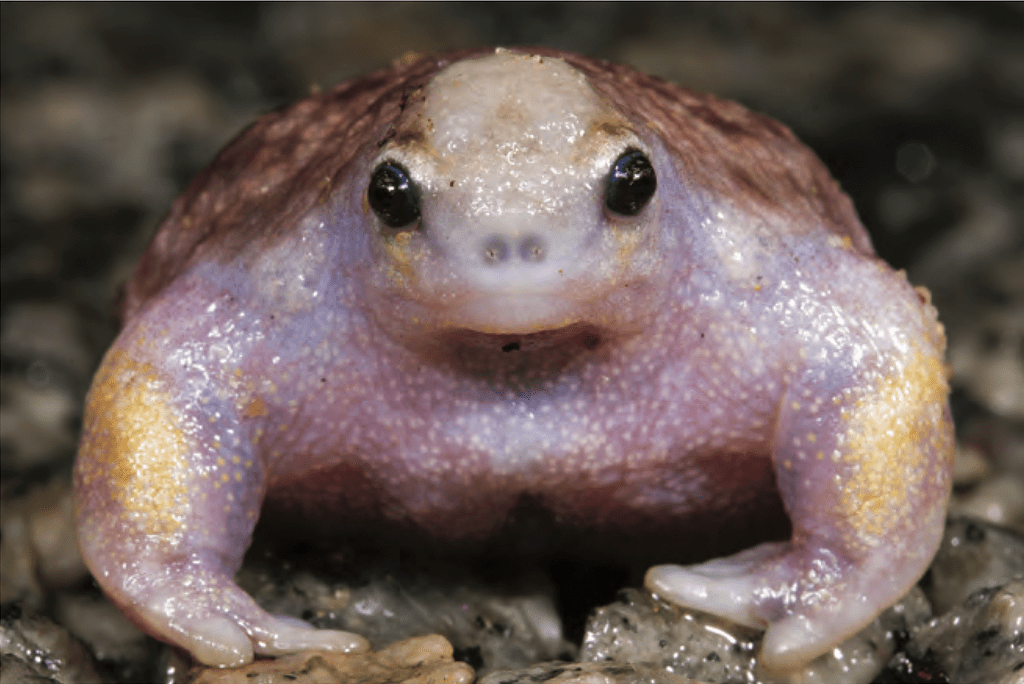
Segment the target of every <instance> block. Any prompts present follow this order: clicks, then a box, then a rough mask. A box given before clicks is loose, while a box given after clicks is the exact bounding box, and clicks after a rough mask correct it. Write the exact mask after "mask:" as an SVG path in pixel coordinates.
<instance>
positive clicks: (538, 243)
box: [519, 235, 545, 261]
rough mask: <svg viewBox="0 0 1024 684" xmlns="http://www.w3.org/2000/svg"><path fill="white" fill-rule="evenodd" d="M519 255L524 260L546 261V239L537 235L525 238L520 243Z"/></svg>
mask: <svg viewBox="0 0 1024 684" xmlns="http://www.w3.org/2000/svg"><path fill="white" fill-rule="evenodd" d="M519 256H520V257H521V258H522V259H523V261H544V256H545V255H544V241H543V240H541V239H540V238H539V237H537V236H536V235H531V236H529V237H527V238H525V239H524V240H523V241H522V243H520V245H519Z"/></svg>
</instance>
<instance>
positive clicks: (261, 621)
mask: <svg viewBox="0 0 1024 684" xmlns="http://www.w3.org/2000/svg"><path fill="white" fill-rule="evenodd" d="M150 577H152V575H150ZM147 584H148V586H145V587H136V588H135V589H136V591H135V592H133V593H134V596H135V597H136V599H135V600H134V601H128V602H122V601H118V603H120V605H121V607H122V609H123V610H124V611H125V613H126V614H128V615H129V617H131V618H132V619H133V620H134V621H135V622H136V623H137V624H139V625H140V626H141V627H142V628H143V629H144V630H145V631H146V632H148V633H150V634H153V635H154V636H156V637H158V638H160V639H162V640H164V641H168V642H171V643H173V644H175V645H176V646H179V647H181V648H184V649H185V650H187V651H188V652H189V653H191V654H192V657H193V658H195V659H196V660H198V661H199V662H201V663H203V664H204V665H209V666H212V667H238V666H241V665H245V664H246V663H248V662H250V661H252V659H253V654H259V655H281V654H284V653H292V652H295V651H303V650H309V649H312V650H327V651H338V652H342V653H352V652H359V651H365V650H367V649H368V648H369V643H368V642H367V641H366V639H364V638H363V637H361V636H359V635H358V634H352V633H350V632H342V631H336V630H327V629H317V628H315V627H313V626H312V625H309V624H306V623H305V622H303V621H301V620H298V619H297V618H292V617H286V616H274V615H271V614H270V613H268V612H266V611H265V610H263V609H262V608H260V607H259V605H257V604H256V602H255V601H254V600H253V599H252V597H250V596H249V595H248V594H246V593H245V592H244V591H243V590H242V589H241V588H240V587H239V586H238V585H236V584H235V583H234V582H233V581H232V580H231V579H230V577H228V576H227V575H219V574H212V573H211V574H202V575H200V576H196V575H192V576H190V577H189V578H188V580H187V581H171V580H169V579H168V578H167V574H164V575H163V577H162V579H161V580H158V581H155V582H151V583H147Z"/></svg>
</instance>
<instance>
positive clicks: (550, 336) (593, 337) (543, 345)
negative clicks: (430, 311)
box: [443, 323, 608, 356]
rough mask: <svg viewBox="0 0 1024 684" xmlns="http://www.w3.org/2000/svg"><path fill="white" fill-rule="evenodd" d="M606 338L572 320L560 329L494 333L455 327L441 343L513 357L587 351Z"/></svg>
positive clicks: (593, 328) (601, 331)
mask: <svg viewBox="0 0 1024 684" xmlns="http://www.w3.org/2000/svg"><path fill="white" fill-rule="evenodd" d="M607 337H608V335H607V331H605V330H602V329H601V328H599V327H598V326H595V325H592V324H589V323H574V324H572V325H567V326H564V327H561V328H555V329H550V330H539V331H537V332H530V333H524V334H508V333H498V334H496V333H486V332H479V331H477V330H470V329H467V328H455V329H452V330H449V331H447V332H446V333H445V334H444V336H443V339H444V342H445V344H446V345H448V346H450V347H451V348H453V349H459V348H463V349H467V350H476V351H480V352H492V353H493V352H498V353H501V354H507V355H509V356H517V355H530V354H534V353H546V352H550V351H551V350H553V349H560V350H574V349H575V350H587V351H590V350H594V349H597V348H598V347H600V346H601V345H602V344H603V343H604V342H605V341H606V340H607Z"/></svg>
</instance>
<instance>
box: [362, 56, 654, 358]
mask: <svg viewBox="0 0 1024 684" xmlns="http://www.w3.org/2000/svg"><path fill="white" fill-rule="evenodd" d="M652 138H653V136H652V134H651V133H650V132H649V131H645V130H643V125H642V124H639V125H638V124H637V123H636V122H631V121H629V120H627V119H626V118H625V117H624V116H623V115H622V114H620V113H619V112H617V111H616V110H615V108H614V107H613V106H612V105H611V104H610V103H608V102H607V101H605V100H604V99H602V98H601V97H600V96H599V95H598V94H597V93H596V92H595V91H594V90H593V89H592V88H591V86H590V85H589V84H588V82H587V79H586V77H585V76H584V75H583V74H581V73H580V72H579V71H577V70H576V69H574V68H572V67H571V66H570V65H568V64H567V63H566V62H564V61H563V60H561V59H558V58H552V57H539V56H530V55H525V54H517V53H512V52H508V51H503V50H499V51H497V52H495V53H493V54H489V55H486V56H484V57H479V58H476V59H468V60H464V61H459V62H456V63H454V64H452V65H450V66H448V67H446V68H445V69H443V70H441V71H440V72H438V73H437V75H436V76H435V77H434V78H433V79H432V80H431V81H430V82H429V84H427V86H426V87H424V88H422V89H420V90H417V91H414V92H412V93H408V94H407V98H406V101H405V105H404V109H403V112H402V115H401V117H400V118H399V120H398V122H397V123H396V124H395V126H394V127H393V128H392V129H391V130H389V132H388V134H387V136H386V138H385V140H384V141H383V144H382V145H381V146H380V147H379V149H377V150H376V154H375V155H373V156H372V157H371V158H369V159H368V160H367V162H366V164H365V166H364V173H365V194H364V202H363V211H364V216H366V217H368V219H369V220H368V224H369V226H370V228H369V229H370V230H371V232H372V237H371V243H372V245H373V247H372V250H371V251H372V254H373V262H374V265H373V272H372V275H371V277H370V278H369V281H370V282H369V283H368V284H369V291H370V292H371V293H372V294H373V295H375V296H374V297H373V299H374V300H375V302H374V304H373V306H374V308H375V314H376V315H377V316H378V317H379V318H382V319H386V320H385V322H389V321H390V323H391V324H392V327H394V326H396V325H397V326H407V325H409V324H410V323H412V322H415V323H416V324H417V328H418V329H419V330H420V331H423V330H424V329H426V330H430V331H442V332H443V331H452V330H465V331H472V332H474V333H482V334H485V335H495V336H498V337H501V338H503V339H504V338H507V336H510V335H511V336H521V335H530V334H533V333H542V332H545V331H553V330H562V329H567V328H571V327H573V326H576V327H578V326H581V325H582V326H587V327H589V328H593V329H595V330H597V331H599V334H601V331H607V332H610V333H619V332H622V333H625V332H628V330H629V329H631V328H639V327H642V325H643V321H646V320H649V318H650V316H651V315H652V314H653V312H654V310H655V309H656V306H657V301H656V300H657V297H656V296H654V294H653V293H654V292H655V291H656V290H654V289H653V288H654V286H655V285H656V284H657V282H658V281H659V279H660V277H661V275H660V274H661V272H662V271H663V270H664V269H663V267H662V266H663V264H662V260H663V258H664V257H663V255H664V253H665V250H664V245H663V244H662V243H663V241H664V239H665V236H664V234H663V231H662V230H661V228H660V217H661V214H662V212H661V210H660V207H661V199H660V195H659V178H660V174H661V173H662V171H663V168H659V162H660V163H661V166H664V160H665V158H666V157H665V155H664V153H663V152H662V150H661V147H660V146H659V145H658V144H657V143H656V142H654V141H653V140H652Z"/></svg>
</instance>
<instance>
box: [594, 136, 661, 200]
mask: <svg viewBox="0 0 1024 684" xmlns="http://www.w3.org/2000/svg"><path fill="white" fill-rule="evenodd" d="M657 187H658V179H657V178H656V177H655V175H654V167H653V166H651V160H650V159H648V158H647V155H646V154H644V153H643V152H640V151H639V150H629V151H627V152H623V153H622V156H620V157H619V158H618V159H616V160H615V163H614V164H612V171H611V173H610V174H609V175H608V189H607V190H606V191H605V198H604V204H605V206H606V207H608V210H609V211H613V212H615V213H616V214H622V215H624V216H635V215H636V214H638V213H640V210H641V209H643V208H644V206H646V205H647V203H648V202H650V201H651V198H652V197H654V191H655V190H656V189H657Z"/></svg>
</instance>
